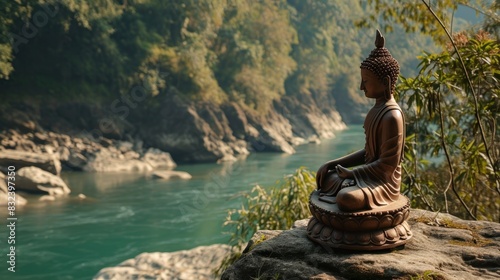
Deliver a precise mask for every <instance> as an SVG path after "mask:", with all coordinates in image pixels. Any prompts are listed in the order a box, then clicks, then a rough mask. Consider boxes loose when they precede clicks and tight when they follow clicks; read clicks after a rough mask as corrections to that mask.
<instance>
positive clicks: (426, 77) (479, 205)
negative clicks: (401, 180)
mask: <svg viewBox="0 0 500 280" xmlns="http://www.w3.org/2000/svg"><path fill="white" fill-rule="evenodd" d="M454 42H455V43H456V45H457V46H458V51H459V52H460V54H461V57H462V59H463V61H464V63H465V65H466V68H467V71H468V72H469V73H470V74H469V76H470V78H471V83H472V86H473V88H474V89H475V94H476V95H477V98H478V100H477V101H478V102H477V104H478V108H477V110H476V109H475V105H474V103H475V100H474V97H473V94H472V91H471V87H470V85H469V81H468V79H467V76H466V75H465V73H464V71H463V69H462V65H461V63H460V61H459V59H458V58H457V54H456V53H455V52H454V50H453V49H449V50H446V51H444V52H442V53H440V54H429V53H427V54H425V55H423V56H421V57H420V61H421V63H420V74H419V75H418V76H417V77H415V78H402V82H401V84H400V85H399V86H398V91H399V98H400V102H401V103H403V104H405V105H406V106H407V110H406V114H407V117H408V122H409V127H408V135H409V136H408V139H407V147H406V159H407V161H406V162H405V168H406V172H407V181H406V189H405V191H406V192H407V193H408V194H409V195H410V196H411V197H412V198H413V202H414V204H415V206H416V207H426V208H430V209H432V210H434V211H436V210H445V211H447V212H448V211H449V212H452V213H454V214H458V215H461V213H463V212H464V211H462V210H463V207H465V208H466V209H467V210H468V211H469V212H470V214H471V215H472V216H473V217H477V218H480V219H489V220H498V219H500V216H499V215H498V213H500V208H499V205H500V189H499V186H498V184H499V181H498V178H499V175H500V174H499V171H498V167H499V163H500V146H499V141H500V138H499V136H498V130H499V128H500V127H499V123H498V113H499V112H498V110H499V108H500V99H499V95H500V86H499V83H498V79H499V78H500V72H499V71H498V69H500V64H499V63H500V44H499V43H498V41H497V40H493V39H491V38H490V37H489V35H488V34H487V33H484V32H480V33H477V34H475V35H472V34H466V33H460V34H457V35H456V36H455V38H454ZM480 124H481V125H482V127H483V129H484V133H485V136H486V137H485V139H486V140H487V141H486V143H485V142H484V141H483V139H482V137H481V132H480ZM451 190H453V192H454V193H455V196H453V197H451V196H450V194H449V191H451ZM462 216H463V214H462Z"/></svg>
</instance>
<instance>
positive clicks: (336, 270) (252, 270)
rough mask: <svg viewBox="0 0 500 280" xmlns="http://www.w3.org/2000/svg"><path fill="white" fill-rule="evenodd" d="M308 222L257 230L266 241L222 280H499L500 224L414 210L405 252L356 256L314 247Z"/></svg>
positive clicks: (357, 254)
mask: <svg viewBox="0 0 500 280" xmlns="http://www.w3.org/2000/svg"><path fill="white" fill-rule="evenodd" d="M307 221H308V220H302V221H298V222H296V225H297V227H296V228H293V229H291V230H286V231H282V232H280V231H271V232H273V234H269V232H270V231H266V232H258V233H257V234H256V235H255V236H258V237H257V239H259V240H262V235H264V236H267V240H266V241H264V242H261V243H259V244H257V245H254V244H253V245H249V246H248V247H249V248H251V249H248V248H247V249H246V250H247V251H248V252H247V253H245V254H244V255H243V256H242V257H241V258H240V259H239V260H238V261H237V262H236V263H234V264H233V265H232V266H231V267H229V268H228V269H227V270H226V271H225V272H224V274H223V275H222V279H223V280H236V279H238V280H244V279H410V278H411V277H427V278H418V279H500V224H498V223H494V222H485V221H465V220H461V219H459V218H456V217H454V216H451V215H448V214H437V213H433V212H428V211H425V210H414V209H412V210H411V214H410V219H409V224H410V226H411V228H412V231H413V234H414V236H413V238H412V239H411V240H410V241H409V242H408V243H407V244H406V246H405V248H404V249H395V250H387V251H381V252H377V253H356V252H352V251H345V250H331V249H329V248H323V247H321V246H320V245H317V244H315V243H313V242H312V241H310V240H309V239H308V238H307V234H306V228H305V225H306V223H307ZM277 233H279V234H277ZM254 239H255V238H254ZM252 243H253V242H250V244H252Z"/></svg>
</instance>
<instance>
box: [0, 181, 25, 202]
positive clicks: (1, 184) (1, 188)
mask: <svg viewBox="0 0 500 280" xmlns="http://www.w3.org/2000/svg"><path fill="white" fill-rule="evenodd" d="M14 188H15V186H14ZM8 192H9V189H8V187H7V182H6V177H5V175H4V174H3V173H1V172H0V206H7V205H8V202H9V201H10V202H13V201H12V199H13V198H11V199H10V200H9V195H8ZM15 203H16V204H15V206H16V207H19V206H23V205H26V203H27V201H26V199H25V198H24V197H22V196H21V195H19V194H17V193H16V194H15Z"/></svg>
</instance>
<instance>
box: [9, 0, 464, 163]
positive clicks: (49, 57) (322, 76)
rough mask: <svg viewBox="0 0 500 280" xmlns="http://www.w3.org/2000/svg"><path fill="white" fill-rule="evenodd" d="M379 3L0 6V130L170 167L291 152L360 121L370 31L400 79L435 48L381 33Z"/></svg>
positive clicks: (182, 0) (403, 27)
mask: <svg viewBox="0 0 500 280" xmlns="http://www.w3.org/2000/svg"><path fill="white" fill-rule="evenodd" d="M452 2H453V1H452ZM387 3H389V2H387V1H368V2H364V1H349V2H348V1H333V0H329V1H315V0H273V1H271V0H270V1H251V0H213V1H212V0H199V1H195V0H191V1H188V0H172V1H162V0H123V1H114V0H95V1H77V0H22V1H21V0H16V1H3V3H2V5H0V23H1V24H0V93H1V95H2V100H3V102H2V103H0V107H1V108H2V111H1V112H0V127H2V128H3V129H10V128H12V129H18V130H23V132H24V133H28V132H34V131H38V132H44V133H46V132H47V131H54V132H57V133H63V134H68V135H77V136H81V137H84V138H85V137H92V138H94V139H99V138H100V137H105V138H110V139H115V140H127V141H132V142H136V143H140V144H137V145H138V146H139V147H144V148H148V147H155V148H159V149H161V150H164V151H166V152H169V153H171V154H172V156H173V157H174V159H175V160H176V161H180V162H199V161H215V160H221V159H232V158H233V155H239V154H247V153H248V152H249V151H278V152H287V153H293V152H294V148H293V146H295V145H297V144H300V143H304V142H307V141H316V142H317V139H318V138H328V137H333V136H334V134H335V131H336V130H338V129H342V128H343V127H345V124H344V122H345V123H361V122H362V120H363V115H364V113H366V111H367V108H368V106H369V105H370V100H368V99H366V98H365V97H364V96H363V95H362V94H361V91H360V90H359V65H360V62H361V61H362V60H363V59H364V58H365V57H366V56H367V55H368V54H369V52H370V51H371V50H372V49H373V47H374V45H373V41H374V34H375V29H377V28H381V29H383V31H384V33H385V36H386V42H387V47H388V48H389V49H390V51H391V52H392V54H393V56H394V57H396V58H397V59H398V61H399V63H400V65H401V69H402V73H403V75H405V76H408V75H413V74H416V73H417V64H418V60H417V56H418V55H420V54H422V53H423V52H424V51H428V52H433V51H435V50H437V49H438V47H437V46H436V44H435V42H440V41H439V38H438V39H436V36H435V35H436V33H435V32H434V33H433V30H425V29H426V28H427V27H425V25H423V26H424V27H422V31H425V32H426V33H428V34H430V35H432V36H426V35H423V33H419V32H414V31H418V30H416V29H417V28H416V27H418V26H419V24H418V20H417V22H416V23H415V22H410V21H409V22H408V23H404V22H403V23H402V24H392V25H391V26H390V27H391V28H390V29H387V28H386V27H387V25H386V23H391V21H390V19H391V17H390V15H395V12H394V11H393V10H392V11H391V10H390V9H386V11H384V10H383V9H384V7H392V8H398V7H399V6H391V5H390V3H389V4H388V6H384V5H387ZM405 5H409V4H405ZM439 5H441V6H439V7H438V8H439V11H440V14H446V13H447V12H450V11H452V9H451V8H454V7H455V8H456V4H453V3H451V2H450V1H445V2H443V3H441V2H439ZM409 6H410V7H412V6H418V5H409ZM401 7H403V8H404V5H403V6H401ZM377 9H379V10H380V11H378V10H377ZM377 12H378V13H379V15H380V16H379V17H377V16H375V13H377ZM420 14H422V13H420ZM449 14H450V13H449ZM387 15H389V16H387ZM422 22H425V21H422ZM427 22H428V19H427ZM457 22H458V20H457ZM363 25H364V26H365V27H364V28H360V26H363ZM409 27H411V28H409ZM9 137H10V138H9ZM4 138H5V139H7V140H5V141H7V142H8V141H10V140H12V139H11V138H12V137H11V136H6V137H4ZM8 139H10V140H8ZM30 141H31V140H30ZM14 142H16V141H14ZM18 146H19V145H17V146H16V145H10V146H9V147H8V148H10V149H17V148H19V147H18ZM25 146H26V145H25ZM27 146H28V147H30V146H31V145H27ZM23 149H24V148H23ZM28 150H29V149H28ZM138 151H139V153H141V152H140V150H138Z"/></svg>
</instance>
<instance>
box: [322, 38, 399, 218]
mask: <svg viewBox="0 0 500 280" xmlns="http://www.w3.org/2000/svg"><path fill="white" fill-rule="evenodd" d="M384 41H385V40H384V37H382V35H381V34H380V32H379V31H378V30H377V38H376V40H375V46H376V48H375V49H374V50H373V51H372V52H371V53H370V56H368V58H367V59H365V60H364V61H363V62H362V63H361V67H360V68H361V85H360V89H361V90H363V91H364V92H365V96H366V97H368V98H372V99H375V105H374V106H373V108H371V110H370V111H369V112H368V114H367V116H366V119H365V122H364V126H363V127H364V129H365V137H366V143H365V148H364V149H362V150H359V151H357V152H355V153H352V154H350V155H347V156H344V157H341V158H339V159H335V160H331V161H329V162H327V163H325V164H324V165H323V166H321V167H320V168H319V170H318V172H317V175H316V181H317V186H318V188H319V190H320V194H319V195H320V198H319V199H320V200H322V201H325V202H329V203H337V204H338V207H339V209H340V210H343V211H350V212H353V211H358V210H368V209H374V208H376V207H378V206H383V205H388V204H389V203H391V202H393V201H395V200H397V198H398V196H399V191H400V185H401V159H402V155H403V146H404V137H405V135H404V134H405V133H404V118H403V113H402V112H401V109H400V108H399V106H398V104H397V103H396V101H395V100H394V97H393V91H394V88H395V85H396V80H397V79H398V75H399V65H398V62H397V61H396V60H395V59H394V58H393V57H392V56H391V54H390V52H389V50H387V49H386V48H385V47H384ZM346 167H354V168H353V169H352V170H350V169H348V168H346Z"/></svg>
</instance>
